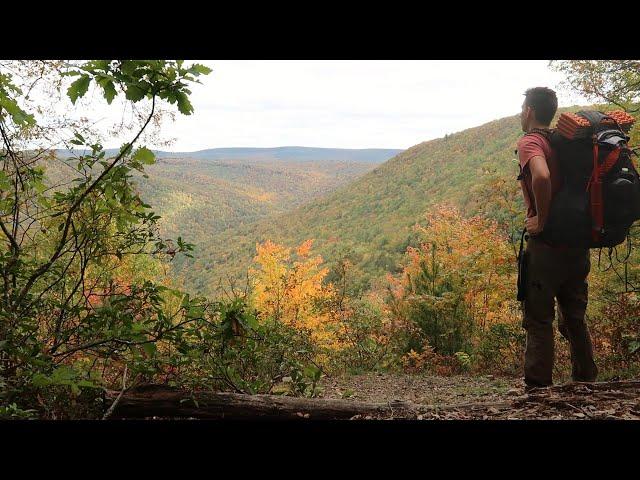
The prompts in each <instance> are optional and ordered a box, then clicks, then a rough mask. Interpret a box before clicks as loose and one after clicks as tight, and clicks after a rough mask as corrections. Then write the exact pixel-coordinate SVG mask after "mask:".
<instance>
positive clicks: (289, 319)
mask: <svg viewBox="0 0 640 480" xmlns="http://www.w3.org/2000/svg"><path fill="white" fill-rule="evenodd" d="M312 245H313V240H307V241H305V242H303V243H302V244H300V245H299V246H298V247H297V248H296V249H295V256H294V257H293V258H292V255H291V250H292V249H291V248H287V247H284V246H282V245H278V244H276V243H273V242H272V241H270V240H267V241H266V242H264V243H262V244H260V243H258V244H256V256H255V258H254V262H255V264H257V268H250V269H249V275H250V277H251V284H252V303H253V305H254V306H255V308H256V309H257V310H258V312H259V317H260V318H269V317H270V318H275V319H276V320H279V321H281V322H283V323H285V324H287V325H290V326H293V327H295V328H298V329H306V330H307V331H309V332H310V334H311V337H312V339H313V340H314V341H315V342H316V343H317V344H319V345H323V346H327V347H331V346H336V345H335V339H334V336H333V334H332V332H331V328H330V324H331V318H332V316H331V313H330V310H329V309H328V308H326V306H327V305H328V304H329V302H330V301H331V300H332V299H333V297H334V294H335V292H334V288H333V285H331V284H329V285H323V283H322V282H323V279H324V278H325V276H326V275H327V273H328V272H329V269H328V268H326V267H322V257H321V256H319V255H318V256H312V255H311V248H312Z"/></svg>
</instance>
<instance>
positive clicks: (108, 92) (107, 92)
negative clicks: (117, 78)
mask: <svg viewBox="0 0 640 480" xmlns="http://www.w3.org/2000/svg"><path fill="white" fill-rule="evenodd" d="M102 90H104V98H105V99H106V100H107V103H108V104H109V105H111V102H113V99H114V98H116V95H117V93H118V92H116V87H115V86H114V85H113V82H112V81H108V82H105V83H104V85H102Z"/></svg>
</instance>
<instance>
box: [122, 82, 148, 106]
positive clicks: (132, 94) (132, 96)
mask: <svg viewBox="0 0 640 480" xmlns="http://www.w3.org/2000/svg"><path fill="white" fill-rule="evenodd" d="M145 94H146V92H145V91H144V90H142V89H141V88H140V87H138V86H137V85H129V86H128V87H127V91H126V93H125V96H126V97H127V100H131V101H132V102H137V101H139V100H142V99H143V98H144V96H145Z"/></svg>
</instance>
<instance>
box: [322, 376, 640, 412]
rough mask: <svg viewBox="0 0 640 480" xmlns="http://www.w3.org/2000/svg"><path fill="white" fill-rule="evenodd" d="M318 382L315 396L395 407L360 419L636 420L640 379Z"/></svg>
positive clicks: (368, 379) (364, 379) (468, 378)
mask: <svg viewBox="0 0 640 480" xmlns="http://www.w3.org/2000/svg"><path fill="white" fill-rule="evenodd" d="M319 387H320V389H321V392H320V394H319V397H320V398H342V399H350V400H353V401H363V402H373V403H383V404H388V405H389V407H391V408H393V407H394V405H396V406H397V408H396V409H395V410H394V413H393V415H392V416H390V415H389V414H388V413H385V414H384V415H381V416H377V417H376V416H371V415H368V416H366V417H364V418H365V419H374V418H375V419H383V418H384V419H392V418H393V419H413V420H415V419H417V420H430V419H442V420H444V419H460V420H462V419H477V420H502V419H504V420H519V419H523V420H525V419H526V420H528V419H551V420H565V419H569V420H589V419H596V420H614V419H615V420H620V419H623V420H640V381H617V382H598V383H593V384H585V383H565V384H560V385H554V386H553V387H551V388H543V389H536V390H533V391H531V392H529V393H526V392H525V391H524V382H523V381H522V380H521V379H515V378H497V377H493V376H490V375H488V376H475V377H474V376H464V375H460V376H452V377H434V376H427V375H401V374H397V375H395V374H380V373H378V374H376V373H369V374H363V375H352V376H344V377H333V378H323V379H321V383H320V385H319ZM403 402H404V403H403ZM408 402H410V403H408ZM407 405H410V406H409V407H407ZM361 418H362V417H360V416H355V417H354V419H361Z"/></svg>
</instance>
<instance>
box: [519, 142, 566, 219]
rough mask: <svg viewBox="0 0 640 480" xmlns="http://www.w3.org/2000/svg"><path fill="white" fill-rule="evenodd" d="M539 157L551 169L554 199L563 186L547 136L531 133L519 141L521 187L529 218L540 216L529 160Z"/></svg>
mask: <svg viewBox="0 0 640 480" xmlns="http://www.w3.org/2000/svg"><path fill="white" fill-rule="evenodd" d="M538 155H539V156H541V157H544V158H545V159H546V161H547V166H548V167H549V174H550V176H551V198H553V196H554V195H555V194H556V192H557V191H558V190H560V187H561V186H562V178H561V176H560V170H559V168H558V162H557V160H556V156H555V153H554V151H553V149H552V148H551V145H549V141H548V140H547V139H546V138H545V136H544V135H542V134H540V133H531V134H527V135H525V136H523V137H522V138H520V140H518V157H519V161H520V168H521V169H522V179H521V180H520V185H521V186H522V194H523V195H524V203H525V205H526V207H527V218H530V217H535V216H536V215H537V214H538V213H537V212H536V202H535V197H534V196H533V188H532V185H531V171H530V169H529V160H531V158H533V157H535V156H538Z"/></svg>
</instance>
